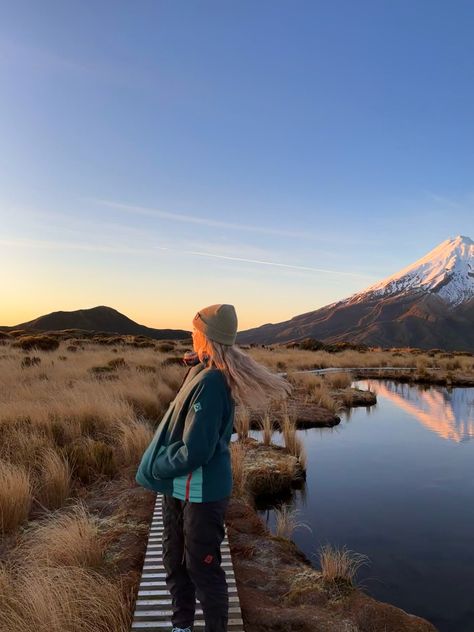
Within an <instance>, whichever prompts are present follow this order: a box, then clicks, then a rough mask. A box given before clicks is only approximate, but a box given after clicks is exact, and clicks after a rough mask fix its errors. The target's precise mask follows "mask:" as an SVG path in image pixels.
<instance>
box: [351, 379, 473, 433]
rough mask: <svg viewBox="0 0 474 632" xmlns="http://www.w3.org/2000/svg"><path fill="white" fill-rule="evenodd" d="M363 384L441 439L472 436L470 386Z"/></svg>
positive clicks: (376, 382)
mask: <svg viewBox="0 0 474 632" xmlns="http://www.w3.org/2000/svg"><path fill="white" fill-rule="evenodd" d="M364 384H367V388H370V389H371V390H375V391H376V393H377V395H378V396H382V397H385V398H386V399H388V400H390V401H391V402H393V403H394V404H395V405H396V406H398V407H399V408H401V409H402V410H404V411H405V412H407V413H410V414H411V415H413V416H414V417H415V418H416V419H418V421H420V422H421V423H422V424H423V425H424V426H426V428H428V429H429V430H432V431H433V432H435V433H436V434H438V435H439V436H440V437H443V438H444V439H450V440H451V441H456V442H457V443H459V442H461V441H468V440H469V439H470V438H472V437H474V388H455V389H452V390H448V389H447V388H445V387H441V386H431V387H429V388H426V387H424V386H413V385H408V384H400V383H397V382H393V381H388V380H377V381H370V380H367V381H366V382H365V381H364ZM361 385H362V386H364V385H363V384H361V382H359V386H361Z"/></svg>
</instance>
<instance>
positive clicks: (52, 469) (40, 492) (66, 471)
mask: <svg viewBox="0 0 474 632" xmlns="http://www.w3.org/2000/svg"><path fill="white" fill-rule="evenodd" d="M38 469H39V472H38V477H37V482H36V485H35V492H34V495H35V499H36V500H37V501H38V502H39V503H40V504H41V505H42V506H43V507H44V508H46V509H57V508H58V507H62V505H63V504H64V503H65V501H66V499H67V498H68V496H69V494H70V491H71V485H72V471H71V466H70V465H69V462H68V461H67V460H66V459H65V458H64V457H62V456H60V455H59V454H58V453H57V452H56V451H55V450H53V449H52V448H46V449H45V450H44V451H43V452H42V454H41V455H40V457H39V463H38Z"/></svg>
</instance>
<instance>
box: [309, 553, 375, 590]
mask: <svg viewBox="0 0 474 632" xmlns="http://www.w3.org/2000/svg"><path fill="white" fill-rule="evenodd" d="M368 559H369V558H368V557H367V556H366V555H363V554H361V553H355V552H354V551H350V550H349V549H347V548H346V547H345V546H344V547H342V548H337V547H335V546H331V545H330V544H325V545H323V546H321V547H320V550H319V560H320V565H321V573H322V576H323V578H324V579H325V580H326V581H329V582H335V581H337V580H341V579H342V580H344V581H346V582H348V583H349V584H354V580H355V576H356V573H357V570H358V569H359V568H360V566H362V565H364V564H365V563H366V562H367V561H368Z"/></svg>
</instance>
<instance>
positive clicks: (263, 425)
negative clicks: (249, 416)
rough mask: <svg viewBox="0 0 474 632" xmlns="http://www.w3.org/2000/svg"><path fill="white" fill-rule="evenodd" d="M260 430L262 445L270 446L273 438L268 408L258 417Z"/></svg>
mask: <svg viewBox="0 0 474 632" xmlns="http://www.w3.org/2000/svg"><path fill="white" fill-rule="evenodd" d="M260 430H261V431H262V443H263V445H270V444H271V442H272V437H273V422H272V417H271V412H270V407H267V408H266V409H265V410H264V411H263V414H262V415H261V416H260Z"/></svg>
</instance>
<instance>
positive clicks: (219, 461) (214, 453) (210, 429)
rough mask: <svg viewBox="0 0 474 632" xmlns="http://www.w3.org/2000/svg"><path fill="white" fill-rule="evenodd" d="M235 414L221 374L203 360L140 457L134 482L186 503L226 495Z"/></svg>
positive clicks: (230, 473)
mask: <svg viewBox="0 0 474 632" xmlns="http://www.w3.org/2000/svg"><path fill="white" fill-rule="evenodd" d="M234 413H235V402H234V399H233V397H232V394H231V391H230V388H229V386H228V384H227V381H226V379H225V376H224V374H223V373H222V371H221V370H220V369H217V368H215V367H209V366H208V365H207V362H206V361H203V362H199V363H198V364H196V365H195V366H192V367H191V368H190V370H189V372H188V374H187V375H186V378H185V380H184V382H183V384H182V385H181V388H180V389H179V391H178V393H177V395H176V397H175V399H174V400H173V401H172V402H171V403H170V405H169V407H168V410H167V411H166V413H165V415H164V416H163V418H162V420H161V421H160V424H159V426H158V428H157V430H156V432H155V434H154V436H153V439H152V440H151V442H150V444H149V446H148V447H147V449H146V450H145V452H144V454H143V456H142V459H141V462H140V464H139V466H138V470H137V473H136V475H135V480H136V481H137V483H138V484H139V485H141V486H143V487H146V488H147V489H151V490H153V491H159V492H162V493H163V494H166V495H169V496H174V497H175V498H179V499H181V500H188V501H189V502H197V503H201V502H207V501H212V500H220V499H222V498H225V497H226V496H230V495H231V493H232V468H231V459H230V451H229V443H230V439H231V436H232V431H233V425H234Z"/></svg>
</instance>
